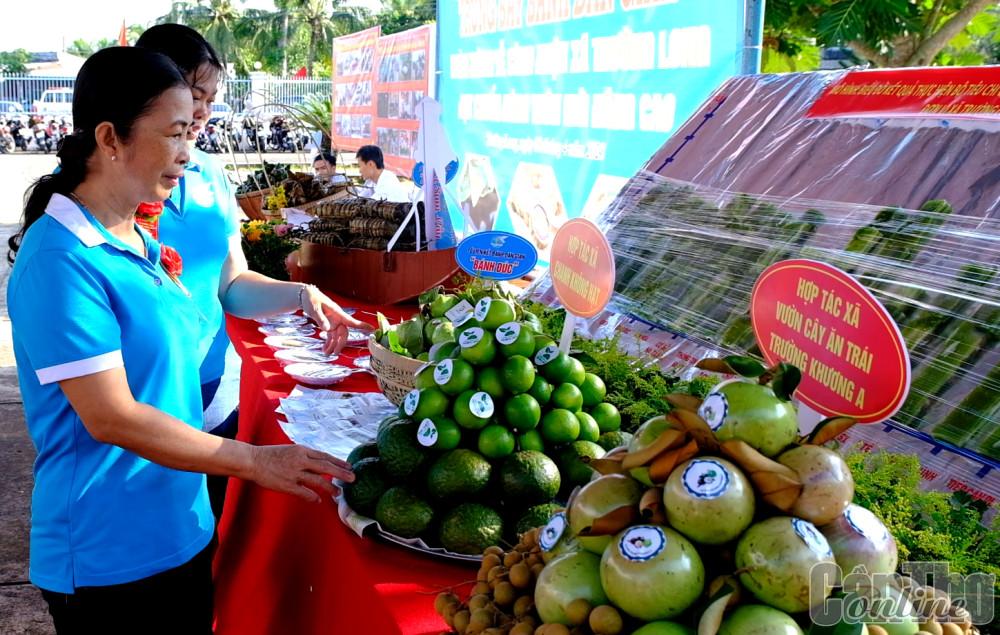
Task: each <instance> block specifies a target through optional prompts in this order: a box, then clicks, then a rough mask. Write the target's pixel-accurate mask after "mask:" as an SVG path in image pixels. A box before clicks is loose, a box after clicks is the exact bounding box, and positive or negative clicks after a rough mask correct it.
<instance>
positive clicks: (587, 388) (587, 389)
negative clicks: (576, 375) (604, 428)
mask: <svg viewBox="0 0 1000 635" xmlns="http://www.w3.org/2000/svg"><path fill="white" fill-rule="evenodd" d="M580 392H582V393H583V405H584V406H586V407H587V408H592V407H593V406H596V405H597V404H599V403H601V402H602V401H604V397H606V396H607V394H608V389H607V387H606V386H605V385H604V380H603V379H601V378H600V377H598V376H597V375H595V374H594V373H587V376H586V377H585V378H584V380H583V383H582V384H581V385H580Z"/></svg>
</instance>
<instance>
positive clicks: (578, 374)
mask: <svg viewBox="0 0 1000 635" xmlns="http://www.w3.org/2000/svg"><path fill="white" fill-rule="evenodd" d="M568 363H569V374H568V375H566V380H565V381H568V382H569V383H571V384H573V385H574V386H577V387H580V386H582V385H583V382H584V380H586V378H587V369H586V368H584V367H583V362H581V361H580V360H578V359H576V358H575V357H570V358H569V362H568ZM601 399H604V397H601Z"/></svg>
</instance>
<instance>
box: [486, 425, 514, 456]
mask: <svg viewBox="0 0 1000 635" xmlns="http://www.w3.org/2000/svg"><path fill="white" fill-rule="evenodd" d="M514 443H515V439H514V433H513V432H511V431H510V430H508V429H507V428H506V427H504V426H502V425H499V424H496V423H494V424H491V425H488V426H486V427H485V428H483V429H482V430H480V431H479V443H478V447H479V453H480V454H482V455H483V456H485V457H486V458H488V459H499V458H501V457H504V456H507V455H508V454H510V453H512V452H513V451H514Z"/></svg>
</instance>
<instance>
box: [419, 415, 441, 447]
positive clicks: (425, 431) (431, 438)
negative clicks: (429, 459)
mask: <svg viewBox="0 0 1000 635" xmlns="http://www.w3.org/2000/svg"><path fill="white" fill-rule="evenodd" d="M437 440H438V429H437V426H436V425H434V422H433V421H431V420H430V419H424V420H423V421H421V422H420V427H419V428H417V443H419V444H420V445H422V446H424V447H425V448H429V447H432V446H433V445H434V444H435V443H437Z"/></svg>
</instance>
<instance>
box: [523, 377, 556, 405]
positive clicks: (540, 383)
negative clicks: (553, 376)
mask: <svg viewBox="0 0 1000 635" xmlns="http://www.w3.org/2000/svg"><path fill="white" fill-rule="evenodd" d="M528 394H529V395H531V396H532V397H534V398H535V401H537V402H538V405H540V406H544V405H547V404H548V403H549V400H550V399H551V398H552V384H550V383H549V382H548V381H546V379H545V378H544V377H542V376H541V375H537V374H536V375H535V381H534V382H533V383H532V384H531V389H530V390H528Z"/></svg>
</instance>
